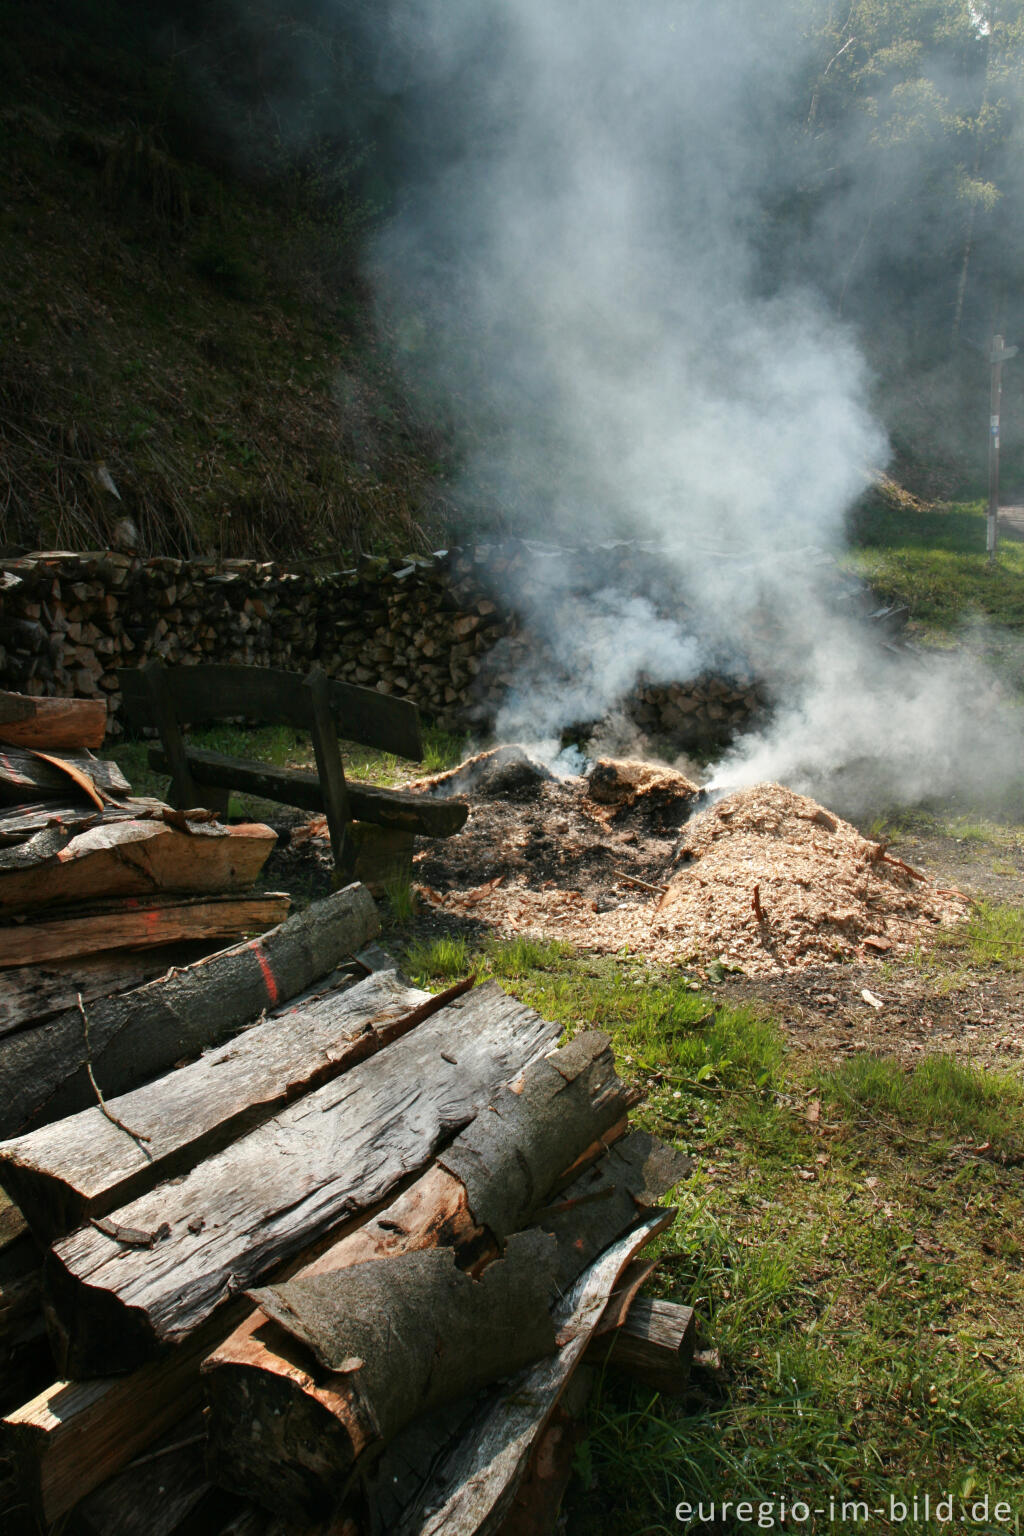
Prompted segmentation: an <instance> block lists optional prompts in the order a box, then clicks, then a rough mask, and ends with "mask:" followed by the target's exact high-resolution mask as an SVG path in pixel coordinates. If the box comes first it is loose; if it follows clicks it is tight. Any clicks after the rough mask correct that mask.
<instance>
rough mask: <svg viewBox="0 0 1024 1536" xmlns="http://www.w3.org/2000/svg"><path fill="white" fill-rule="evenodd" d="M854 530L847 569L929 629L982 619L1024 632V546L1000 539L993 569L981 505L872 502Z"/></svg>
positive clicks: (945, 628)
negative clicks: (850, 568)
mask: <svg viewBox="0 0 1024 1536" xmlns="http://www.w3.org/2000/svg"><path fill="white" fill-rule="evenodd" d="M850 532H851V536H852V537H853V539H854V540H855V543H856V546H857V547H856V548H855V549H854V551H853V552H852V554H851V555H850V556H849V557H848V560H849V563H850V565H851V566H852V567H853V568H854V569H855V570H856V571H858V572H859V573H860V574H861V575H862V576H864V577H866V578H867V579H868V580H869V581H870V582H871V585H872V587H873V588H874V589H875V591H877V592H878V594H879V596H880V597H883V598H885V599H886V600H887V601H889V602H896V603H903V604H905V605H906V606H907V607H908V608H909V609H910V611H911V614H912V616H913V618H914V619H916V620H918V621H919V622H920V623H921V624H922V625H924V626H926V627H927V628H929V629H934V630H938V631H949V630H953V629H955V628H957V627H958V626H960V625H962V624H964V623H965V622H967V621H969V620H973V619H975V618H984V619H987V620H991V621H992V622H993V623H995V624H998V625H999V626H1001V627H1002V628H1004V629H1008V630H1020V629H1024V580H1022V578H1024V544H1021V543H1013V542H1010V541H1008V540H1003V541H1002V542H1001V544H1000V547H999V551H998V558H997V560H996V563H995V565H992V564H990V562H989V560H988V557H987V555H986V553H985V508H984V506H983V505H982V504H981V503H980V502H976V503H958V504H957V503H954V504H945V505H941V504H940V505H936V506H932V507H928V508H920V507H916V506H904V507H898V506H894V505H892V504H891V503H890V504H886V503H884V502H882V501H881V500H877V499H875V500H872V501H870V502H868V503H866V504H864V505H862V507H861V508H860V509H859V510H858V511H857V512H856V513H855V514H854V516H853V517H852V519H851V526H850Z"/></svg>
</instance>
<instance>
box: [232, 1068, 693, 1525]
mask: <svg viewBox="0 0 1024 1536" xmlns="http://www.w3.org/2000/svg"><path fill="white" fill-rule="evenodd" d="M574 1044H575V1045H577V1046H579V1045H580V1044H581V1042H574ZM571 1051H572V1047H570V1049H569V1051H568V1052H566V1053H564V1054H570V1053H571ZM558 1054H559V1055H562V1054H563V1053H561V1052H560V1053H558ZM529 1076H530V1074H529V1073H528V1074H527V1078H529ZM619 1086H620V1089H621V1085H619ZM606 1104H607V1108H608V1110H609V1111H611V1110H612V1103H611V1101H610V1098H609V1100H607V1101H606ZM622 1107H623V1099H621V1098H620V1100H619V1105H618V1108H619V1110H620V1112H621V1110H622ZM476 1124H477V1122H474V1126H475V1125H476ZM473 1128H474V1127H473V1126H471V1127H470V1128H469V1129H470V1131H472V1130H473ZM609 1128H610V1127H609ZM464 1134H465V1133H464ZM461 1139H462V1138H459V1139H457V1141H456V1142H455V1143H454V1146H455V1147H458V1145H459V1141H460V1140H461ZM523 1139H524V1140H525V1139H526V1138H523ZM567 1139H568V1138H567ZM584 1145H585V1142H584V1139H583V1138H582V1137H579V1138H577V1146H576V1148H575V1149H574V1150H573V1151H571V1152H570V1153H569V1156H568V1158H566V1159H565V1160H564V1161H558V1160H556V1161H555V1162H554V1163H553V1164H552V1169H551V1173H550V1177H549V1183H550V1184H555V1183H557V1182H558V1175H559V1172H561V1171H564V1169H565V1168H566V1166H568V1165H569V1164H571V1163H572V1162H573V1161H574V1160H575V1158H576V1157H577V1156H578V1154H579V1152H580V1151H582V1149H583V1146H584ZM517 1153H518V1148H517V1146H516V1145H515V1143H514V1142H511V1141H509V1142H508V1152H507V1161H506V1162H503V1163H502V1164H500V1165H496V1166H495V1167H494V1169H493V1173H492V1175H491V1177H492V1181H493V1183H494V1185H495V1186H498V1185H499V1184H500V1182H501V1179H502V1175H503V1173H504V1172H505V1171H507V1169H508V1168H509V1167H510V1166H513V1165H514V1164H515V1163H516V1162H517V1161H518V1156H517ZM563 1156H564V1153H563ZM688 1168H689V1163H688V1161H687V1160H686V1159H681V1158H679V1157H678V1155H676V1154H673V1153H671V1152H670V1150H669V1149H668V1148H664V1147H662V1146H661V1145H660V1144H659V1143H655V1142H653V1141H652V1140H651V1138H649V1137H643V1136H639V1135H634V1136H631V1137H628V1138H627V1139H626V1141H625V1142H623V1143H622V1144H621V1148H616V1150H615V1151H614V1152H613V1153H612V1154H609V1155H607V1156H605V1157H603V1158H601V1159H600V1160H599V1161H598V1162H597V1163H596V1164H594V1166H593V1167H592V1168H591V1169H590V1170H589V1171H588V1172H587V1173H585V1174H583V1175H581V1176H580V1177H579V1178H578V1179H577V1180H576V1181H575V1182H574V1183H573V1184H572V1185H571V1186H570V1188H569V1190H568V1191H567V1193H566V1195H565V1198H564V1199H562V1200H560V1201H559V1202H558V1204H557V1205H556V1206H555V1207H554V1208H553V1209H552V1210H551V1212H550V1213H548V1214H546V1215H545V1216H544V1217H543V1218H542V1219H541V1221H540V1222H539V1225H540V1226H541V1227H543V1228H544V1230H546V1231H550V1233H551V1234H552V1236H553V1237H554V1240H555V1251H554V1274H555V1276H556V1279H557V1285H558V1287H559V1288H560V1289H562V1290H564V1289H565V1288H566V1287H567V1286H568V1285H569V1284H570V1283H571V1281H572V1279H573V1278H575V1276H576V1275H577V1274H578V1273H579V1272H580V1270H581V1269H582V1268H583V1267H584V1266H585V1265H586V1264H587V1263H588V1262H589V1261H590V1260H591V1259H593V1258H594V1257H595V1256H596V1254H597V1253H599V1252H600V1251H601V1249H602V1248H604V1247H605V1246H607V1244H608V1243H610V1242H612V1241H613V1240H614V1239H615V1238H617V1237H618V1235H619V1234H620V1233H621V1232H622V1231H623V1230H624V1229H625V1228H627V1227H628V1226H630V1225H631V1224H632V1222H633V1221H635V1219H636V1215H637V1211H638V1209H639V1208H642V1207H644V1206H646V1205H649V1204H651V1203H653V1201H654V1200H655V1199H656V1198H659V1197H660V1196H661V1195H662V1194H663V1193H664V1192H665V1190H666V1189H667V1188H669V1187H671V1184H672V1183H674V1182H677V1181H678V1179H679V1178H680V1177H682V1176H683V1174H684V1173H685V1172H686V1171H687V1170H688ZM432 1203H433V1205H434V1220H433V1221H432V1222H431V1221H430V1220H429V1216H428V1213H429V1212H430V1210H431V1205H432ZM584 1212H586V1213H587V1219H586V1221H585V1220H584V1217H583V1213H584ZM527 1214H528V1208H527V1209H524V1211H523V1215H524V1217H525V1216H526V1215H527ZM487 1239H488V1234H486V1233H482V1232H481V1230H480V1228H478V1227H476V1226H475V1225H474V1223H473V1219H472V1214H471V1213H470V1212H469V1210H468V1207H467V1203H466V1190H465V1186H464V1185H462V1184H460V1183H459V1182H458V1181H455V1180H453V1178H452V1175H451V1174H449V1173H447V1172H446V1170H445V1169H444V1168H441V1167H440V1166H437V1167H435V1169H434V1170H431V1173H430V1174H428V1175H427V1176H426V1177H425V1178H424V1179H423V1180H420V1181H419V1185H418V1186H415V1185H414V1186H413V1188H412V1189H410V1190H409V1191H407V1193H406V1194H405V1195H404V1196H402V1197H401V1198H400V1199H399V1200H398V1201H396V1202H395V1203H394V1204H393V1205H392V1206H390V1207H389V1208H388V1209H387V1210H386V1211H385V1212H383V1213H382V1214H381V1216H379V1217H378V1218H376V1220H375V1221H372V1222H370V1223H368V1224H367V1225H366V1226H365V1227H364V1228H362V1229H361V1230H360V1231H359V1232H356V1233H353V1234H352V1235H351V1236H350V1237H348V1238H346V1239H344V1240H343V1241H342V1242H340V1243H338V1244H336V1245H335V1246H334V1248H333V1249H329V1250H328V1251H327V1252H326V1253H325V1254H323V1255H321V1257H320V1258H319V1259H317V1260H315V1261H314V1263H313V1264H312V1265H311V1266H309V1267H308V1268H307V1269H306V1270H304V1271H302V1272H300V1273H299V1274H298V1275H297V1276H295V1278H294V1279H293V1280H292V1281H290V1282H288V1283H286V1284H284V1285H282V1286H280V1287H277V1286H275V1287H273V1288H264V1289H263V1290H261V1291H259V1292H257V1293H255V1295H254V1299H256V1300H257V1301H259V1303H260V1311H259V1312H257V1313H256V1314H254V1315H253V1316H251V1317H249V1318H247V1319H246V1321H245V1323H244V1324H242V1325H241V1327H239V1328H238V1329H236V1330H235V1332H234V1333H233V1334H231V1335H230V1336H229V1337H228V1338H227V1339H226V1340H225V1341H224V1343H223V1344H222V1345H220V1346H219V1348H218V1349H217V1350H216V1351H214V1353H213V1354H212V1355H211V1356H210V1358H209V1360H207V1361H206V1362H204V1366H203V1372H204V1375H205V1376H206V1377H207V1391H208V1398H209V1401H210V1437H211V1447H212V1459H213V1462H214V1463H215V1464H216V1467H217V1476H218V1479H219V1480H220V1481H222V1482H224V1483H225V1484H226V1485H227V1486H230V1487H234V1488H237V1489H239V1490H240V1491H246V1492H249V1493H250V1494H251V1493H254V1492H255V1494H256V1496H257V1497H258V1498H259V1499H260V1500H261V1501H262V1502H263V1503H265V1504H267V1505H268V1506H269V1507H271V1508H273V1509H278V1510H283V1511H287V1510H289V1509H304V1510H306V1511H308V1512H310V1513H316V1514H324V1513H325V1512H326V1511H328V1510H329V1509H330V1508H331V1506H332V1503H333V1502H334V1501H336V1500H337V1499H338V1498H339V1496H340V1492H341V1490H343V1488H344V1486H345V1482H346V1479H347V1478H348V1477H349V1475H350V1474H351V1472H352V1469H353V1465H354V1464H355V1462H356V1459H357V1458H358V1457H359V1456H361V1455H364V1454H365V1453H366V1452H367V1451H368V1450H373V1451H375V1452H379V1450H380V1449H381V1447H382V1445H383V1443H384V1440H385V1439H386V1436H387V1429H386V1426H387V1425H388V1424H393V1423H394V1422H395V1417H396V1416H398V1417H401V1409H402V1405H404V1404H406V1403H407V1401H408V1394H407V1393H406V1392H405V1390H404V1388H403V1387H402V1378H401V1376H400V1373H399V1372H398V1371H397V1370H396V1371H395V1372H393V1373H392V1375H391V1376H390V1377H387V1376H386V1377H385V1381H386V1382H387V1381H390V1382H391V1384H392V1385H393V1386H394V1387H395V1388H396V1389H397V1391H398V1402H397V1403H395V1404H391V1403H385V1402H382V1401H381V1400H380V1397H379V1393H380V1391H381V1386H380V1383H379V1382H377V1381H374V1382H372V1383H370V1385H369V1388H368V1390H369V1392H370V1394H371V1400H370V1401H367V1388H366V1387H364V1384H363V1381H362V1377H361V1371H360V1369H359V1368H358V1366H357V1367H355V1368H352V1367H351V1366H350V1367H349V1368H348V1369H344V1370H338V1369H333V1368H331V1366H330V1363H329V1359H328V1358H327V1357H326V1356H325V1355H324V1354H323V1353H322V1352H321V1351H318V1350H316V1349H315V1348H314V1349H313V1350H312V1352H311V1351H310V1349H309V1348H308V1347H305V1348H304V1347H302V1345H306V1346H309V1345H310V1343H311V1339H312V1335H311V1334H310V1333H309V1331H308V1330H306V1329H305V1325H304V1323H303V1321H302V1312H303V1306H304V1300H305V1297H304V1295H303V1288H304V1287H316V1288H317V1307H318V1310H319V1305H320V1302H321V1299H322V1297H323V1296H325V1295H329V1294H330V1286H331V1285H332V1283H335V1282H337V1281H338V1280H339V1277H342V1281H343V1277H344V1276H345V1275H346V1274H347V1273H348V1271H349V1269H350V1268H353V1269H356V1270H357V1271H358V1272H362V1271H365V1270H369V1269H373V1268H374V1267H376V1266H375V1265H374V1264H372V1263H368V1262H367V1261H369V1260H377V1261H379V1262H380V1265H381V1267H382V1268H386V1266H387V1264H389V1263H390V1262H392V1260H393V1259H394V1257H395V1255H401V1254H406V1253H408V1252H410V1251H416V1250H421V1249H423V1248H424V1247H427V1246H429V1245H430V1243H431V1242H437V1241H439V1240H440V1241H442V1242H443V1241H445V1240H447V1241H450V1242H452V1243H453V1246H454V1248H455V1252H456V1253H457V1255H458V1256H459V1261H460V1263H462V1264H463V1265H466V1264H468V1263H470V1262H472V1261H473V1260H474V1259H475V1260H476V1261H477V1262H476V1263H475V1265H474V1269H475V1271H479V1269H480V1268H481V1266H482V1265H485V1264H486V1263H487V1261H488V1260H489V1259H490V1258H491V1257H492V1255H493V1254H494V1253H495V1251H496V1249H495V1246H494V1244H493V1241H490V1242H488V1240H487ZM332 1276H333V1277H334V1281H333V1282H332V1278H331V1277H332ZM339 1311H340V1312H341V1313H342V1314H344V1313H345V1312H346V1311H347V1308H346V1304H345V1303H344V1301H342V1302H341V1303H340V1304H339ZM268 1317H272V1318H273V1321H272V1322H268V1321H267V1318H268ZM295 1319H298V1321H296V1320H295ZM297 1339H298V1340H299V1341H300V1342H299V1343H298V1344H297V1343H296V1340H297ZM442 1379H443V1378H442ZM374 1394H378V1395H374ZM449 1395H452V1394H449ZM403 1422H404V1420H403ZM254 1423H258V1424H259V1425H260V1426H261V1427H260V1432H259V1435H258V1436H255V1435H254V1434H253V1433H252V1430H251V1426H252V1425H253V1424H254Z"/></svg>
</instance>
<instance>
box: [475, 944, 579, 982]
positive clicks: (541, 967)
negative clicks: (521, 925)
mask: <svg viewBox="0 0 1024 1536" xmlns="http://www.w3.org/2000/svg"><path fill="white" fill-rule="evenodd" d="M572 952H573V951H572V945H571V944H563V943H560V942H559V941H558V940H556V939H530V938H526V937H524V936H523V935H520V936H519V937H518V938H515V939H495V940H493V941H492V942H491V943H490V944H488V945H487V948H486V951H485V955H486V964H487V970H488V971H489V972H490V974H491V975H492V976H506V977H511V976H526V975H528V974H529V972H530V971H548V970H553V969H554V968H555V967H557V965H558V963H559V962H560V961H561V960H565V959H567V958H568V957H569V956H570V955H571V954H572Z"/></svg>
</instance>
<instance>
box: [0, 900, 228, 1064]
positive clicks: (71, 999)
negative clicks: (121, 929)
mask: <svg viewBox="0 0 1024 1536" xmlns="http://www.w3.org/2000/svg"><path fill="white" fill-rule="evenodd" d="M228 899H229V900H233V899H234V898H231V897H229V898H228ZM33 926H39V927H43V926H46V925H44V924H38V925H33ZM18 931H20V932H24V929H21V930H18ZM2 946H3V938H2V936H0V949H2ZM214 947H217V946H215V945H214V944H213V943H211V942H206V943H204V942H203V941H197V942H193V943H188V944H173V945H168V946H158V947H157V948H156V949H152V950H148V951H147V950H142V951H130V952H128V953H125V952H124V951H123V950H113V951H109V952H108V951H106V950H102V951H101V952H100V953H99V954H95V955H82V954H78V953H77V951H76V956H75V958H74V959H71V960H48V961H45V962H39V963H30V964H26V965H22V966H17V967H14V968H13V969H11V970H0V1036H2V1035H9V1034H10V1033H11V1032H12V1031H13V1030H16V1029H22V1028H24V1027H25V1025H27V1024H41V1023H42V1022H43V1020H44V1019H49V1018H52V1017H53V1015H54V1014H55V1013H62V1012H63V1011H64V1010H65V1009H66V1008H74V1007H75V999H76V998H77V997H78V996H79V995H80V996H81V998H82V1001H83V1003H85V1004H86V1006H88V1005H89V1004H91V1003H94V1002H95V1001H96V999H97V998H98V997H113V996H114V995H115V994H116V993H118V992H130V991H131V989H132V988H133V987H141V986H142V985H143V984H144V983H145V982H147V981H153V980H154V979H155V978H156V977H157V976H162V975H163V974H164V973H165V972H166V971H167V970H169V969H170V967H171V966H172V965H179V966H181V965H191V964H192V962H193V961H194V960H201V959H202V958H203V956H204V955H208V954H210V953H211V950H212V949H213V948H214ZM0 1049H2V1047H0Z"/></svg>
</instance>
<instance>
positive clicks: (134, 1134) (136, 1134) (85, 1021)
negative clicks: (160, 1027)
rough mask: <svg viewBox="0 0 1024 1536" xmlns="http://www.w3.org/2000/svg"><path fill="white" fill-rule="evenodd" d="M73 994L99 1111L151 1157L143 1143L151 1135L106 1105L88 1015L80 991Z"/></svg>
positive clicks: (149, 1138)
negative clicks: (135, 1126)
mask: <svg viewBox="0 0 1024 1536" xmlns="http://www.w3.org/2000/svg"><path fill="white" fill-rule="evenodd" d="M75 995H76V997H77V998H78V1011H79V1013H80V1014H81V1015H82V1025H83V1028H84V1029H85V1070H86V1071H87V1072H88V1074H89V1081H90V1083H92V1087H93V1092H94V1093H95V1095H96V1103H97V1105H98V1107H99V1111H100V1113H101V1114H102V1115H105V1116H106V1117H107V1119H108V1120H109V1121H110V1123H111V1125H116V1126H117V1128H118V1130H119V1131H124V1133H125V1135H126V1136H130V1137H131V1138H132V1140H133V1141H134V1142H135V1144H136V1146H137V1147H138V1149H139V1151H140V1152H142V1153H143V1154H144V1155H145V1156H146V1157H150V1158H151V1153H150V1152H149V1150H148V1149H147V1148H146V1146H145V1145H144V1143H145V1142H147V1141H152V1139H153V1138H152V1136H147V1135H146V1134H145V1133H144V1132H143V1131H133V1130H132V1128H131V1126H130V1125H125V1123H124V1121H123V1120H119V1119H118V1118H117V1116H116V1115H115V1114H114V1112H113V1110H112V1109H110V1108H108V1106H107V1101H106V1099H105V1098H104V1097H103V1093H102V1091H101V1089H100V1085H99V1083H98V1082H97V1081H96V1074H95V1072H94V1071H93V1069H92V1044H91V1043H90V1040H89V1015H88V1014H87V1013H86V1011H85V1004H84V1003H83V1002H82V994H81V992H78V993H76V994H75Z"/></svg>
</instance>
